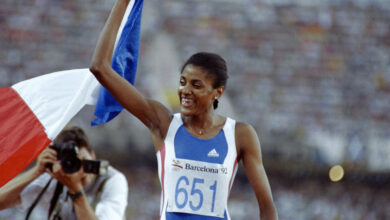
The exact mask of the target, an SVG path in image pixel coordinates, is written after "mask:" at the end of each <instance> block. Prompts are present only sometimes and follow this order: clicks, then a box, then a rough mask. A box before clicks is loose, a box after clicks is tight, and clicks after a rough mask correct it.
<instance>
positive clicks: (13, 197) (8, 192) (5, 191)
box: [0, 148, 57, 210]
mask: <svg viewBox="0 0 390 220" xmlns="http://www.w3.org/2000/svg"><path fill="white" fill-rule="evenodd" d="M56 160H57V153H56V151H54V150H53V149H50V148H46V149H45V150H43V151H42V153H41V154H40V155H39V156H38V159H37V162H36V164H35V165H34V167H33V168H32V169H30V170H28V171H26V172H23V173H22V174H20V175H19V176H17V177H15V178H14V179H12V180H11V181H9V182H8V183H7V184H5V185H4V186H3V187H1V188H0V210H2V209H6V208H9V207H12V206H14V205H17V204H20V203H21V197H20V193H21V192H22V190H23V189H24V188H25V187H26V186H27V185H28V184H30V183H31V182H32V181H33V180H34V179H36V178H37V177H39V176H40V175H41V174H43V173H44V172H45V171H46V170H48V169H47V168H46V164H47V163H54V162H55V161H56Z"/></svg>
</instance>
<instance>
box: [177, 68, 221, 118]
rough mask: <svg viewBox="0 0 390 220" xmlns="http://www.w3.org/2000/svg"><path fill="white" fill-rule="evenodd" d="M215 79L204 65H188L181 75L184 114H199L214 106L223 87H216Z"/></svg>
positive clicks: (180, 92) (180, 91) (181, 101)
mask: <svg viewBox="0 0 390 220" xmlns="http://www.w3.org/2000/svg"><path fill="white" fill-rule="evenodd" d="M213 84H214V79H213V77H210V76H209V75H208V74H207V72H206V70H204V69H203V68H202V67H199V66H194V65H192V64H189V65H187V66H186V67H185V68H184V70H183V72H182V73H181V75H180V86H179V90H178V93H179V99H180V106H181V113H182V114H183V115H187V116H190V115H198V114H201V113H204V112H207V111H209V110H210V109H212V108H213V102H214V100H215V98H219V97H220V96H221V95H222V92H223V89H221V88H220V87H219V88H214V87H213Z"/></svg>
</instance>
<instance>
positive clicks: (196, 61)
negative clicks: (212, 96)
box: [180, 52, 229, 109]
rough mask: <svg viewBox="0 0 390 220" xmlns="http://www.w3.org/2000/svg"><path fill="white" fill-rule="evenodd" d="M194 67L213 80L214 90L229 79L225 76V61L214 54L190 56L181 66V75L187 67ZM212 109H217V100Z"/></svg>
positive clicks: (204, 53)
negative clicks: (200, 68)
mask: <svg viewBox="0 0 390 220" xmlns="http://www.w3.org/2000/svg"><path fill="white" fill-rule="evenodd" d="M190 64H192V65H194V66H199V67H202V68H203V69H205V70H206V72H207V74H208V75H210V76H212V77H213V78H214V85H213V87H214V88H217V87H219V86H226V83H227V80H228V78H229V76H228V74H227V66H226V61H225V60H224V59H223V58H222V57H221V56H219V55H218V54H215V53H207V52H199V53H196V54H194V55H192V56H191V57H190V58H189V59H188V60H187V61H186V62H185V63H184V65H183V66H182V68H181V71H180V72H181V73H182V72H183V70H184V68H185V67H186V66H187V65H190ZM213 107H214V109H216V108H217V107H218V100H217V99H216V100H214V104H213Z"/></svg>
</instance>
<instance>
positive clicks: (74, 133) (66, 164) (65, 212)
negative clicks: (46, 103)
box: [0, 127, 128, 220]
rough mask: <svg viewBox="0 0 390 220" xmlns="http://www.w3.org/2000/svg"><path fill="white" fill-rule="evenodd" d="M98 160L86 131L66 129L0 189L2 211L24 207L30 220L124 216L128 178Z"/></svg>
mask: <svg viewBox="0 0 390 220" xmlns="http://www.w3.org/2000/svg"><path fill="white" fill-rule="evenodd" d="M72 152H75V153H74V158H72ZM69 155H70V156H69ZM76 155H77V156H76ZM69 158H71V159H69ZM95 159H96V158H95V153H94V152H93V151H92V150H91V149H90V148H89V144H88V140H87V137H86V135H85V133H84V132H83V130H82V129H80V128H78V127H73V128H71V129H68V130H64V131H62V132H61V133H60V134H59V135H58V137H57V138H56V140H55V142H54V144H53V145H51V146H50V147H48V148H46V149H45V150H44V151H43V152H42V153H41V154H40V155H39V157H38V159H37V163H36V165H35V166H34V167H33V168H31V169H30V170H28V171H26V172H24V173H22V174H21V175H19V176H18V177H16V178H14V179H13V180H11V181H10V182H8V183H7V184H6V185H5V186H3V187H2V188H1V189H0V210H1V209H5V208H9V207H12V206H15V205H20V206H21V208H22V209H25V210H27V214H26V219H39V220H42V219H46V218H47V219H62V220H65V219H82V220H84V219H100V220H102V219H110V220H116V219H118V220H121V219H124V215H125V209H126V205H127V194H128V185H127V181H126V178H125V177H124V175H123V174H122V173H120V172H119V171H117V170H116V169H114V168H112V167H111V166H108V167H106V169H104V167H103V165H104V162H103V161H93V160H95ZM87 162H88V163H87ZM75 164H76V165H78V166H81V167H77V166H76V165H75ZM96 165H98V166H100V167H101V168H100V167H96ZM99 172H100V173H99ZM102 173H103V175H102Z"/></svg>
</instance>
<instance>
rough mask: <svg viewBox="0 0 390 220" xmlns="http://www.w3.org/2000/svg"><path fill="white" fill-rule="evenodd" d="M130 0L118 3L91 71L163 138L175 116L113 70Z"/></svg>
mask: <svg viewBox="0 0 390 220" xmlns="http://www.w3.org/2000/svg"><path fill="white" fill-rule="evenodd" d="M129 1H130V0H117V1H116V2H115V5H114V7H113V9H112V11H111V13H110V16H109V18H108V20H107V21H106V24H105V26H104V28H103V31H102V32H101V34H100V37H99V41H98V43H97V46H96V48H95V51H94V54H93V58H92V62H91V67H90V70H91V72H92V73H93V74H94V75H95V77H96V79H97V80H98V81H99V82H100V83H101V84H102V85H103V86H104V87H105V88H106V89H107V90H108V91H109V92H110V93H111V94H112V95H113V96H114V97H115V99H116V100H117V101H118V102H119V103H120V104H121V105H122V106H123V107H124V108H126V109H127V110H128V111H129V112H130V113H131V114H133V115H134V116H136V117H137V118H138V119H139V120H141V121H142V123H144V124H145V125H146V126H147V127H148V128H149V129H150V131H151V132H152V135H153V137H154V139H155V138H156V135H157V136H161V137H157V139H160V138H164V135H165V133H166V131H167V129H168V126H169V123H170V120H171V119H172V114H171V113H170V112H169V110H168V109H167V108H166V107H165V106H163V105H162V104H161V103H159V102H156V101H153V100H150V99H147V98H145V97H144V96H143V95H141V94H140V93H139V92H138V91H137V89H136V88H135V87H134V86H133V85H131V84H130V83H129V82H128V81H126V80H125V79H123V78H122V77H120V76H119V75H118V74H117V73H116V72H115V70H113V69H112V67H111V61H112V54H113V50H114V44H115V40H116V35H117V33H118V30H119V26H120V24H121V21H122V18H123V16H124V14H125V11H126V7H127V5H128V4H129Z"/></svg>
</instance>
